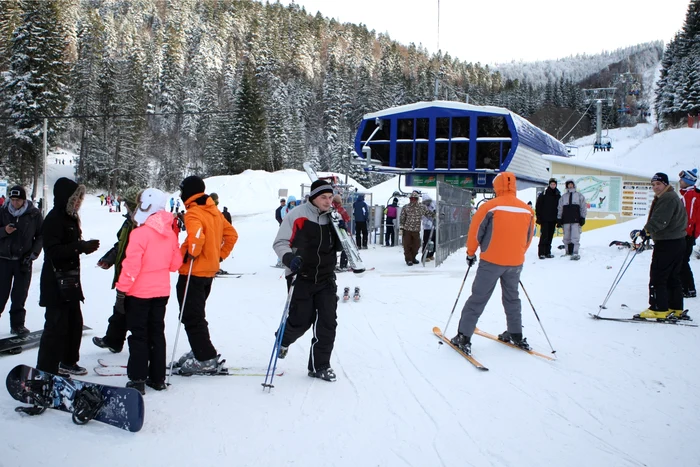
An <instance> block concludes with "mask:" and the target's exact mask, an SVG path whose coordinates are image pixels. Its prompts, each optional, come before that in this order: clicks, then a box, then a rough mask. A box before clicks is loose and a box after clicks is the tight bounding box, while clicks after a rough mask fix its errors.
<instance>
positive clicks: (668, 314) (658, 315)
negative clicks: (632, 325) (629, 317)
mask: <svg viewBox="0 0 700 467" xmlns="http://www.w3.org/2000/svg"><path fill="white" fill-rule="evenodd" d="M633 318H634V319H655V320H658V321H666V320H672V319H674V317H673V311H671V310H666V311H656V310H652V309H649V308H647V309H646V310H644V311H642V312H641V313H639V314H638V315H634V316H633Z"/></svg>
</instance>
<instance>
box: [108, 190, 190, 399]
mask: <svg viewBox="0 0 700 467" xmlns="http://www.w3.org/2000/svg"><path fill="white" fill-rule="evenodd" d="M167 204H168V195H166V194H165V193H164V192H162V191H160V190H158V189H155V188H148V189H146V190H144V191H143V192H142V193H141V194H140V195H139V197H138V202H137V206H136V210H135V212H134V221H135V222H136V224H137V225H138V227H137V228H135V229H134V230H133V231H132V232H131V235H130V236H129V237H130V238H129V244H128V246H127V247H126V253H125V257H124V260H123V263H122V269H121V273H120V274H119V280H118V281H117V284H116V289H117V302H116V304H115V308H116V310H117V312H118V313H121V314H123V315H125V316H126V323H127V327H128V329H129V332H130V333H131V335H130V336H129V363H128V365H127V370H126V372H127V375H128V377H129V382H127V383H126V387H128V388H134V389H136V390H138V391H139V392H141V394H145V392H146V388H145V386H149V387H151V388H153V389H155V390H157V391H162V390H163V389H165V388H166V385H165V369H166V361H165V360H166V355H165V353H166V349H165V308H166V305H167V304H168V298H169V297H170V273H171V272H175V271H177V270H178V269H179V268H180V266H181V265H182V255H181V254H180V247H179V245H178V241H177V235H176V234H175V231H174V230H173V215H172V214H171V213H170V212H167V211H166V205H167Z"/></svg>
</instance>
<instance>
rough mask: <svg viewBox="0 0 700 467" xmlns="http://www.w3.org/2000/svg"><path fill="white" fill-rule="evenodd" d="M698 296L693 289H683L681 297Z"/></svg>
mask: <svg viewBox="0 0 700 467" xmlns="http://www.w3.org/2000/svg"><path fill="white" fill-rule="evenodd" d="M697 296H698V293H697V291H695V290H685V291H683V298H695V297H697Z"/></svg>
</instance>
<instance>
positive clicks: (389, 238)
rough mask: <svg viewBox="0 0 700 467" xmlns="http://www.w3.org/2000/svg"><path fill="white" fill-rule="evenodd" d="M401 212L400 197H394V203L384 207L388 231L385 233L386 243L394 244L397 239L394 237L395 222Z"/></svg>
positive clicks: (388, 244)
mask: <svg viewBox="0 0 700 467" xmlns="http://www.w3.org/2000/svg"><path fill="white" fill-rule="evenodd" d="M398 212H399V199H398V198H394V199H393V201H392V203H391V204H390V205H389V206H387V207H386V209H384V214H385V215H386V233H385V234H384V245H386V246H394V245H396V241H395V239H394V235H395V234H394V223H396V216H397V215H398Z"/></svg>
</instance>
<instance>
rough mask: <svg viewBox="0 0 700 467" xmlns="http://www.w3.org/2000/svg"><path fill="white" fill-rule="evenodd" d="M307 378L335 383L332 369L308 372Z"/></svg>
mask: <svg viewBox="0 0 700 467" xmlns="http://www.w3.org/2000/svg"><path fill="white" fill-rule="evenodd" d="M309 376H311V377H312V378H320V379H322V380H324V381H328V382H330V383H332V382H334V381H335V379H336V378H335V372H334V371H333V368H325V369H323V370H317V371H313V370H309Z"/></svg>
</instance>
